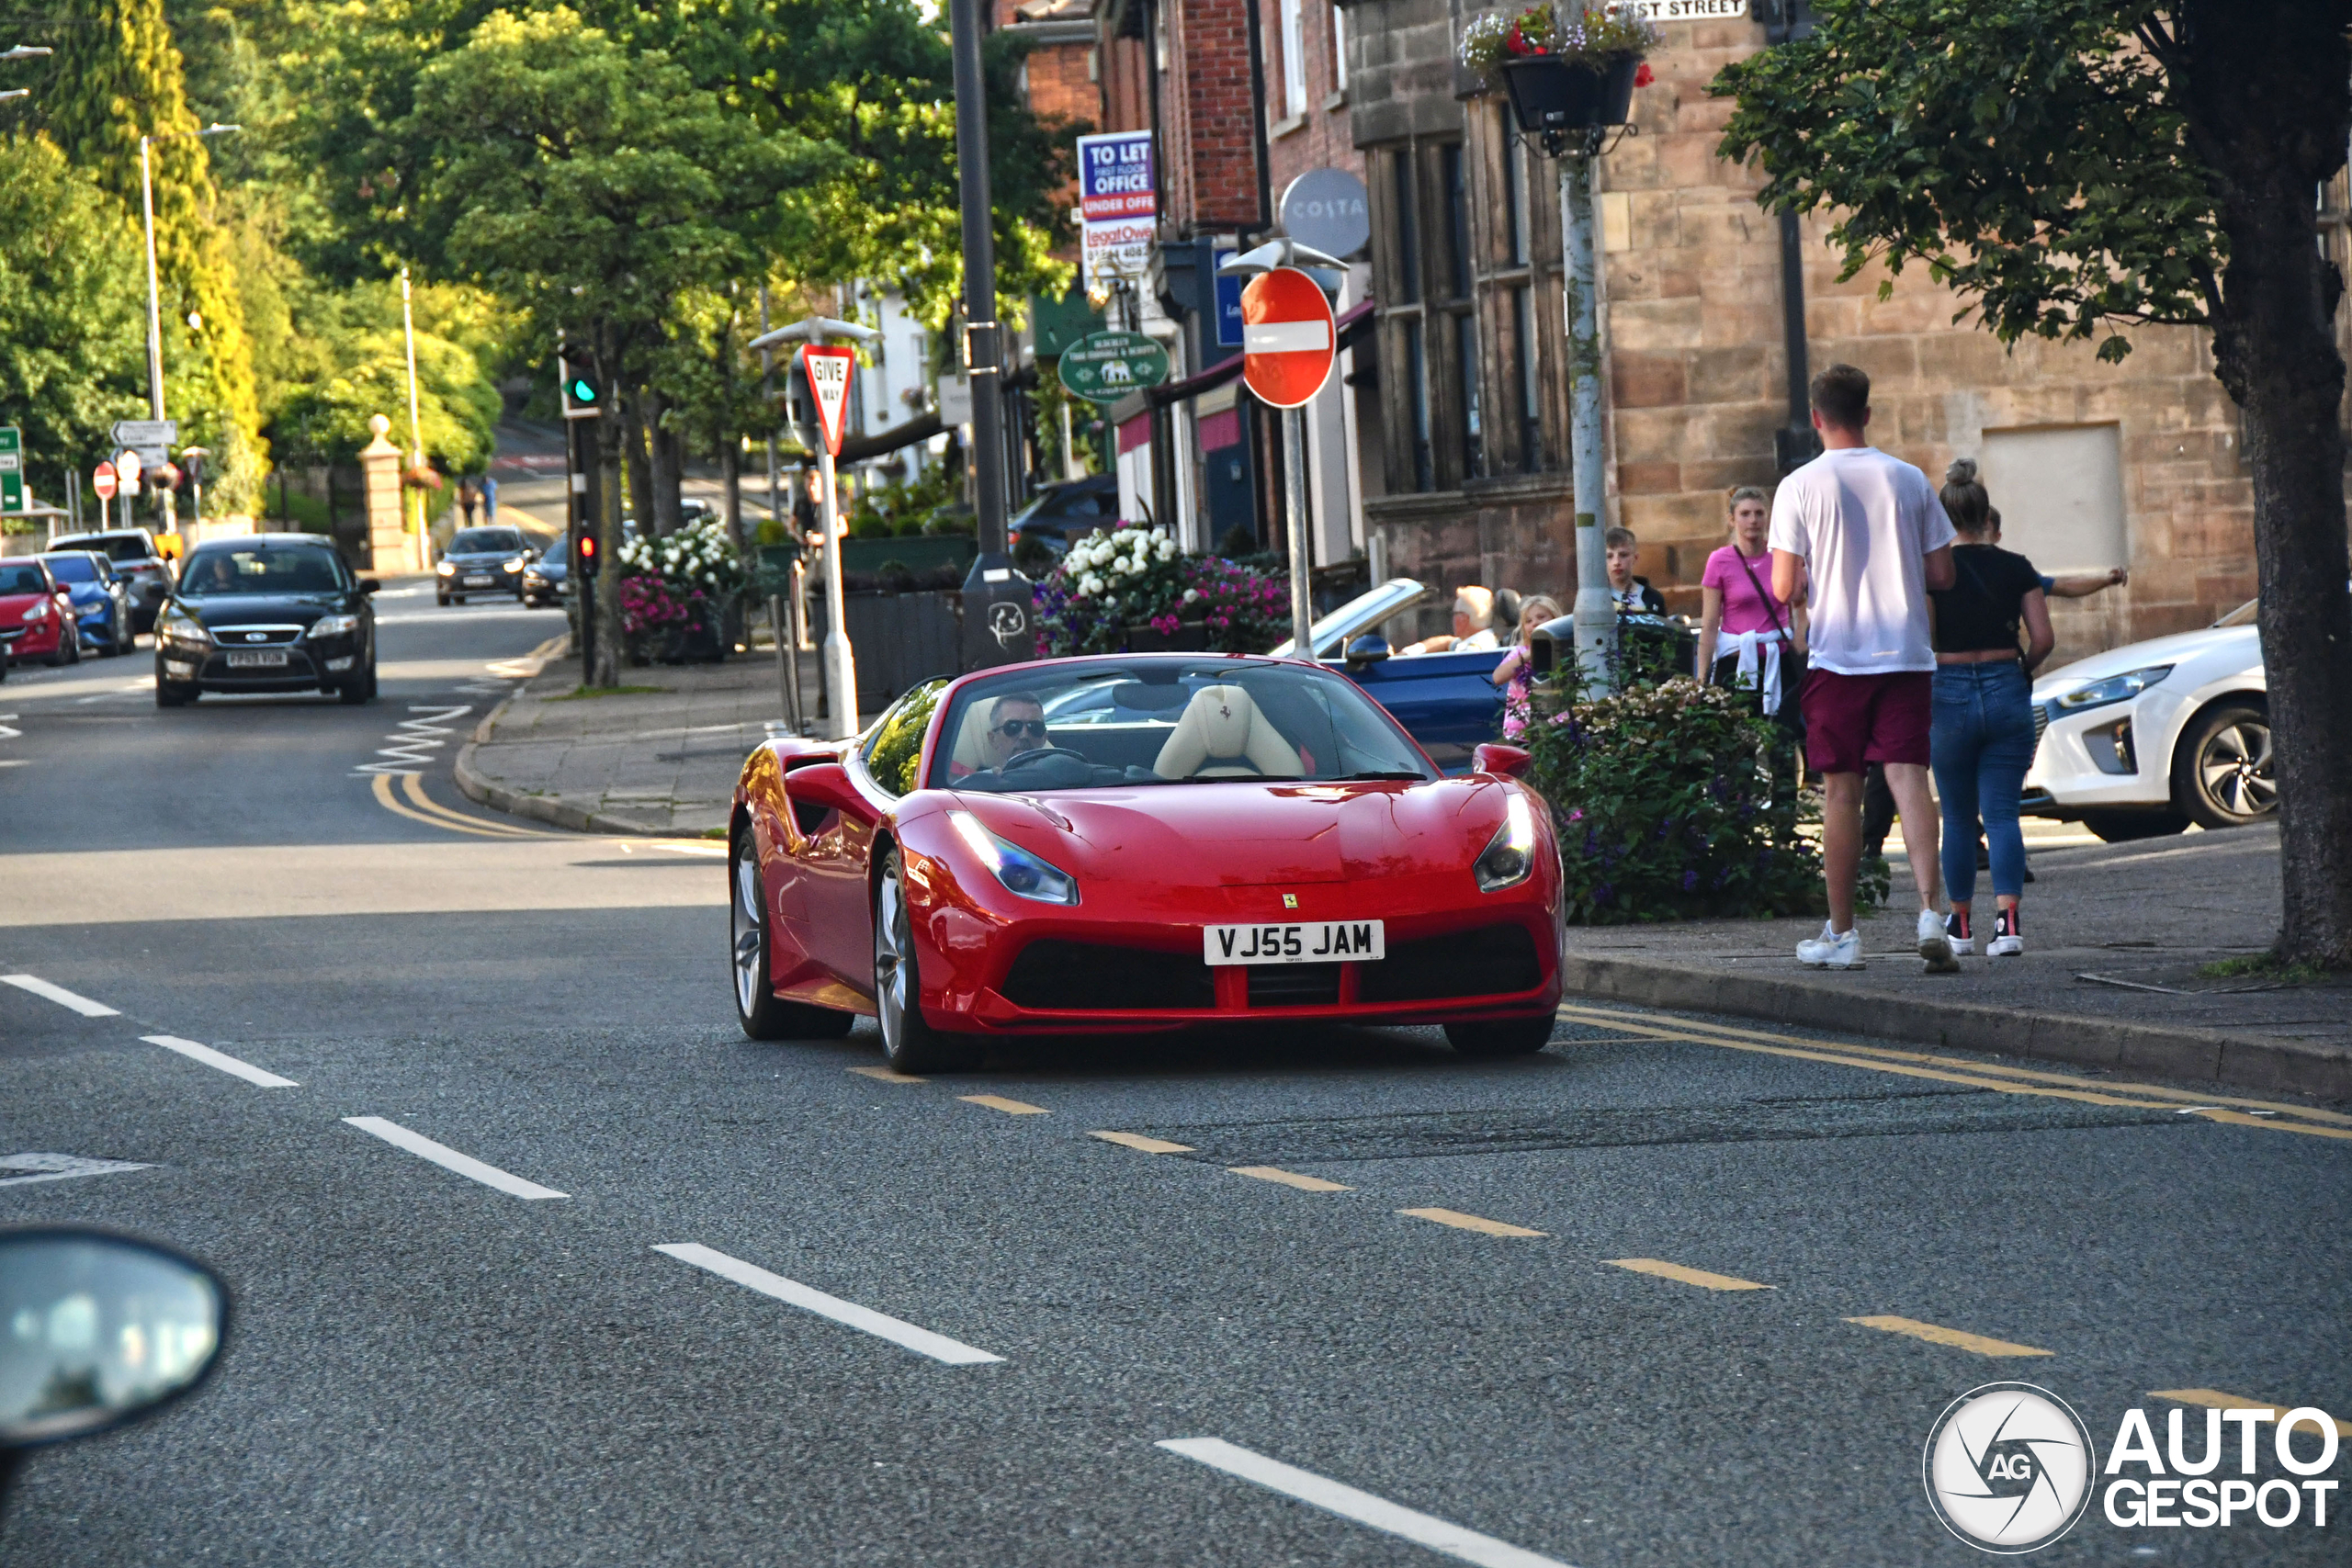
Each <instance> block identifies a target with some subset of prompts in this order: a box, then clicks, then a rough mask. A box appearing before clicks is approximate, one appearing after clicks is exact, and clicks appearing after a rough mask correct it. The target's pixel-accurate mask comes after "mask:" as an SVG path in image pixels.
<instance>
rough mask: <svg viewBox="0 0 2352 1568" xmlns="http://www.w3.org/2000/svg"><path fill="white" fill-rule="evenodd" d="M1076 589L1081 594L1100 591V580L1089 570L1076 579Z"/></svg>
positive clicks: (1101, 582)
mask: <svg viewBox="0 0 2352 1568" xmlns="http://www.w3.org/2000/svg"><path fill="white" fill-rule="evenodd" d="M1078 591H1079V592H1080V593H1081V594H1087V593H1100V592H1103V580H1102V579H1101V578H1099V577H1097V576H1095V575H1094V574H1093V573H1092V572H1091V571H1090V572H1088V573H1087V574H1086V575H1085V576H1084V577H1081V578H1080V579H1079V580H1078Z"/></svg>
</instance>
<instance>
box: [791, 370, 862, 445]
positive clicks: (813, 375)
mask: <svg viewBox="0 0 2352 1568" xmlns="http://www.w3.org/2000/svg"><path fill="white" fill-rule="evenodd" d="M800 353H801V355H802V357H803V359H804V360H805V361H806V362H807V364H808V366H809V392H810V393H811V394H813V395H814V396H815V398H816V400H817V422H818V423H819V424H820V425H821V426H823V428H824V433H825V450H826V451H827V452H829V453H831V455H832V456H834V457H840V456H841V455H842V415H843V414H844V413H845V412H848V409H849V374H850V367H851V366H853V365H854V364H856V363H857V350H855V349H854V348H819V347H817V346H816V345H815V344H810V345H809V347H807V348H804V349H802V350H801V351H800Z"/></svg>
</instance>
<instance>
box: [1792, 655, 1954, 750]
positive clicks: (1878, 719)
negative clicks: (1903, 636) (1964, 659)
mask: <svg viewBox="0 0 2352 1568" xmlns="http://www.w3.org/2000/svg"><path fill="white" fill-rule="evenodd" d="M1935 683H1936V678H1935V676H1934V675H1932V674H1930V673H1928V671H1925V670H1903V671H1896V672H1895V673H1894V674H1891V675H1840V674H1838V672H1837V671H1835V670H1812V671H1806V672H1805V678H1804V688H1803V690H1801V691H1800V692H1799V693H1798V694H1797V701H1798V702H1799V703H1801V704H1802V705H1804V760H1805V763H1806V765H1807V766H1808V767H1812V768H1815V769H1817V770H1819V771H1820V772H1822V773H1860V772H1861V771H1862V767H1863V764H1865V763H1868V762H1916V763H1917V764H1918V765H1919V766H1920V767H1923V768H1924V767H1926V766H1927V765H1928V727H1929V725H1930V724H1931V723H1932V722H1933V719H1934V714H1935Z"/></svg>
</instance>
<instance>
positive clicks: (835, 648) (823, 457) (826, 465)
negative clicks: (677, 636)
mask: <svg viewBox="0 0 2352 1568" xmlns="http://www.w3.org/2000/svg"><path fill="white" fill-rule="evenodd" d="M881 336H882V334H881V333H877V332H876V331H875V330H874V329H873V328H872V327H864V326H860V325H858V324H857V323H856V322H855V321H835V320H834V319H833V318H832V317H831V316H810V317H809V319H808V320H806V321H795V322H793V323H792V325H790V326H788V327H778V328H777V329H776V330H775V331H774V332H772V333H761V334H760V335H759V336H758V337H755V338H753V339H752V342H751V344H750V346H751V347H752V349H754V350H758V351H765V350H767V349H771V348H774V347H775V345H776V344H780V343H805V344H812V345H814V346H816V347H819V348H822V347H824V346H825V344H826V342H827V340H829V339H831V338H847V339H848V340H849V341H850V342H852V343H876V342H879V341H880V339H881ZM821 417H822V416H821V415H820V418H821ZM817 478H818V482H819V483H820V484H821V485H822V486H823V487H824V491H825V498H824V499H825V511H824V528H825V652H824V671H825V697H826V703H825V711H826V714H827V720H826V722H827V725H828V727H829V728H831V731H832V733H831V736H829V737H828V738H827V739H834V740H842V739H848V738H849V737H850V736H853V735H855V734H856V733H857V659H856V655H855V654H854V652H853V651H852V649H851V648H850V645H849V628H848V626H846V625H845V624H844V623H845V622H846V620H847V618H848V615H849V612H848V609H847V608H846V606H845V604H844V601H843V599H842V538H841V527H840V525H839V518H838V513H839V511H840V497H839V496H838V495H837V494H836V492H835V488H834V484H833V446H832V443H831V442H830V441H827V440H824V439H822V438H821V433H820V439H819V440H818V442H817Z"/></svg>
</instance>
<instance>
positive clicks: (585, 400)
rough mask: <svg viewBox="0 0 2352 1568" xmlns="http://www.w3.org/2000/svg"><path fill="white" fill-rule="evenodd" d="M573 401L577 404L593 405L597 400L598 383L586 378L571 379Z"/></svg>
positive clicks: (576, 377) (575, 377)
mask: <svg viewBox="0 0 2352 1568" xmlns="http://www.w3.org/2000/svg"><path fill="white" fill-rule="evenodd" d="M571 400H572V401H573V402H575V403H581V404H588V405H592V404H594V402H595V401H596V400H597V391H596V383H595V382H594V381H591V380H590V379H588V378H587V377H585V376H574V377H573V378H571Z"/></svg>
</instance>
